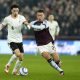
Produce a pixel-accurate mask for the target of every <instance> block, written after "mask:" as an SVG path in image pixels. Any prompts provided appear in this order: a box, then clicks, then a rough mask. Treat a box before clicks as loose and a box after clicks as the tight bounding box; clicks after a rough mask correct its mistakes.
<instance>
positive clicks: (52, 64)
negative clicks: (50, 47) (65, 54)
mask: <svg viewBox="0 0 80 80" xmlns="http://www.w3.org/2000/svg"><path fill="white" fill-rule="evenodd" d="M42 56H43V57H44V58H45V59H46V60H47V61H48V63H49V64H50V65H51V66H52V67H54V68H55V69H56V70H58V71H59V72H60V74H61V75H64V72H63V70H62V69H61V68H60V67H59V66H58V65H57V64H56V63H55V62H54V61H53V59H52V58H51V56H50V54H49V53H48V52H43V53H42Z"/></svg>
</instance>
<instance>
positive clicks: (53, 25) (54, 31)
mask: <svg viewBox="0 0 80 80" xmlns="http://www.w3.org/2000/svg"><path fill="white" fill-rule="evenodd" d="M48 21H49V25H50V26H49V32H50V34H51V36H52V38H53V46H54V41H55V37H56V36H58V35H59V31H60V28H59V25H58V22H57V21H55V20H54V16H53V15H52V14H50V15H49V16H48ZM52 57H53V59H54V61H55V62H56V64H57V65H59V66H61V62H60V59H59V55H58V53H57V51H56V48H55V46H54V53H53V54H52Z"/></svg>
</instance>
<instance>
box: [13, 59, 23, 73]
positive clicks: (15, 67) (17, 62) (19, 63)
mask: <svg viewBox="0 0 80 80" xmlns="http://www.w3.org/2000/svg"><path fill="white" fill-rule="evenodd" d="M21 63H22V61H20V60H17V61H16V64H15V66H14V69H13V71H12V73H13V72H15V70H18V69H19V68H20V66H21Z"/></svg>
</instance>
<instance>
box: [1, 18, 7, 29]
mask: <svg viewBox="0 0 80 80" xmlns="http://www.w3.org/2000/svg"><path fill="white" fill-rule="evenodd" d="M5 26H7V19H6V18H4V20H3V22H2V23H1V24H0V30H2V28H3V27H5Z"/></svg>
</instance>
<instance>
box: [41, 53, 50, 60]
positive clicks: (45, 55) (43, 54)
mask: <svg viewBox="0 0 80 80" xmlns="http://www.w3.org/2000/svg"><path fill="white" fill-rule="evenodd" d="M42 56H43V57H44V58H45V59H46V60H48V59H50V58H51V57H50V54H49V53H46V52H43V53H42Z"/></svg>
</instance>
